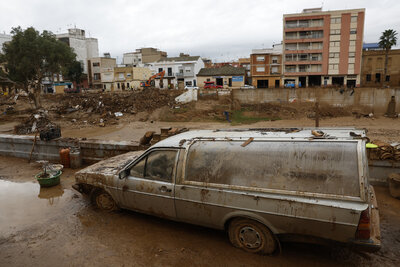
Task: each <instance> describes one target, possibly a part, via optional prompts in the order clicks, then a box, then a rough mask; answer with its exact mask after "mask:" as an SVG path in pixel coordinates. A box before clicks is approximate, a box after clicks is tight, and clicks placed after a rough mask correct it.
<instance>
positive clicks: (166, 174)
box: [119, 149, 178, 218]
mask: <svg viewBox="0 0 400 267" xmlns="http://www.w3.org/2000/svg"><path fill="white" fill-rule="evenodd" d="M177 155H178V150H177V149H156V150H152V151H149V152H148V153H146V154H145V155H144V156H143V157H141V159H139V161H138V162H136V163H135V164H134V165H133V166H132V167H131V168H130V170H129V175H128V176H127V177H125V178H124V179H122V180H120V183H119V189H120V192H121V198H120V203H121V206H123V207H125V208H128V209H132V210H138V211H142V212H144V213H149V214H153V215H157V216H161V217H170V218H175V217H176V214H175V203H174V193H175V192H174V182H175V172H176V170H175V169H176V164H177Z"/></svg>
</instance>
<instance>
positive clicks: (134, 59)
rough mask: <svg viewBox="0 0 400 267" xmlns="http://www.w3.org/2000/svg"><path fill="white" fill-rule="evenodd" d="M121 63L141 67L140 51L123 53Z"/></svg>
mask: <svg viewBox="0 0 400 267" xmlns="http://www.w3.org/2000/svg"><path fill="white" fill-rule="evenodd" d="M122 65H125V66H132V67H143V66H144V64H143V62H142V53H141V52H140V51H136V52H130V53H124V55H123V58H122Z"/></svg>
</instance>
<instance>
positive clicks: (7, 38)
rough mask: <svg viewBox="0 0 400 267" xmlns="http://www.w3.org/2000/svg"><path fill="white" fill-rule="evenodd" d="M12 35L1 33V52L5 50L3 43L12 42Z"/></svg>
mask: <svg viewBox="0 0 400 267" xmlns="http://www.w3.org/2000/svg"><path fill="white" fill-rule="evenodd" d="M11 40H12V36H11V35H9V34H5V33H0V53H1V52H3V44H4V43H7V42H11Z"/></svg>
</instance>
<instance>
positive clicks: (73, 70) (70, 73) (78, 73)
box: [63, 60, 84, 84]
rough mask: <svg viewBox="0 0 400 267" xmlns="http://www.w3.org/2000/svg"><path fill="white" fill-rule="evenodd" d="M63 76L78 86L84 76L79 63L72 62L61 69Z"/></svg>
mask: <svg viewBox="0 0 400 267" xmlns="http://www.w3.org/2000/svg"><path fill="white" fill-rule="evenodd" d="M63 76H64V78H65V79H67V80H70V81H71V82H76V84H80V83H81V81H82V78H83V76H84V74H83V68H82V64H81V63H80V62H79V61H76V60H74V61H73V62H71V63H70V64H68V65H67V66H65V67H64V68H63Z"/></svg>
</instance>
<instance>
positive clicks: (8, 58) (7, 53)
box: [3, 27, 76, 90]
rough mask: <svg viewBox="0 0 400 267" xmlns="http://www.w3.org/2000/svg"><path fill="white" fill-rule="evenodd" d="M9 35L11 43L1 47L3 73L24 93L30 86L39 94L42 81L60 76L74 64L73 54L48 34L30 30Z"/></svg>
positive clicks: (14, 29) (52, 35)
mask: <svg viewBox="0 0 400 267" xmlns="http://www.w3.org/2000/svg"><path fill="white" fill-rule="evenodd" d="M11 33H12V35H13V37H12V40H11V42H8V43H5V44H4V46H3V47H4V60H5V62H6V69H7V71H8V76H9V78H10V79H11V80H13V81H15V82H18V83H20V84H22V85H23V86H24V88H25V89H26V88H28V86H32V87H33V88H35V90H40V88H41V81H42V79H43V78H44V77H46V76H52V75H53V74H54V73H60V72H61V70H62V69H63V68H65V67H67V66H68V65H70V64H72V62H74V61H75V58H76V55H75V53H74V52H73V50H72V49H71V48H70V47H68V45H66V44H65V43H63V42H61V41H58V40H57V39H56V37H55V35H54V34H52V33H51V32H49V31H43V32H42V33H41V34H40V33H39V32H38V31H36V30H35V29H34V28H33V27H30V28H27V29H26V30H22V29H21V27H17V28H13V30H12V32H11Z"/></svg>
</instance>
